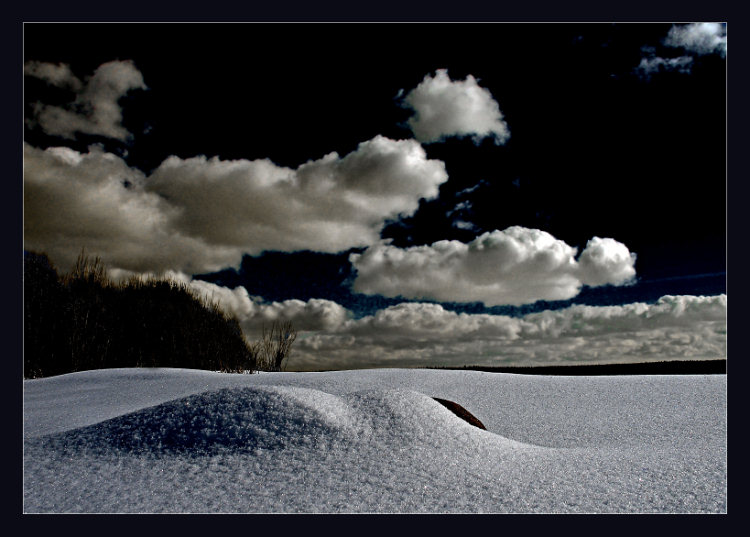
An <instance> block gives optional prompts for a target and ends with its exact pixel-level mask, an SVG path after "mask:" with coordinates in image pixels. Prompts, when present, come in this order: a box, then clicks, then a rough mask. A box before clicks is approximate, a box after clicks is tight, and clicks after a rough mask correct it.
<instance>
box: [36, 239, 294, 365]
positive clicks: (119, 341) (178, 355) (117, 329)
mask: <svg viewBox="0 0 750 537" xmlns="http://www.w3.org/2000/svg"><path fill="white" fill-rule="evenodd" d="M257 346H258V344H255V345H253V346H251V345H249V344H248V343H247V342H246V341H245V338H244V336H243V334H242V329H241V328H240V325H239V323H238V321H237V319H236V318H234V317H232V316H230V315H228V314H226V313H225V312H224V311H222V310H221V309H220V308H219V306H218V305H217V304H215V303H212V302H210V301H208V300H207V299H205V298H201V297H198V296H196V295H195V294H194V293H193V292H192V291H191V290H190V289H189V288H188V287H187V285H185V284H183V283H179V282H175V281H170V280H158V279H154V278H152V279H148V280H141V279H138V278H131V279H130V280H128V281H126V282H123V283H114V282H112V281H110V280H109V279H108V277H107V271H106V269H105V267H104V265H103V264H102V263H101V260H100V259H99V258H94V259H93V260H92V259H90V258H88V257H87V256H86V255H85V254H84V253H81V255H80V256H79V258H78V262H77V263H76V266H75V268H74V270H73V271H72V272H71V273H70V274H66V275H63V276H62V277H60V276H59V275H58V273H57V271H56V269H55V268H54V266H53V265H52V264H51V263H50V261H49V259H48V257H47V256H46V255H45V254H38V253H33V252H24V377H25V378H36V377H43V376H51V375H59V374H62V373H69V372H73V371H83V370H87V369H101V368H111V367H182V368H189V369H207V370H218V371H224V372H243V371H253V370H254V369H255V368H256V357H255V350H254V347H257ZM286 352H287V353H288V349H287V351H286Z"/></svg>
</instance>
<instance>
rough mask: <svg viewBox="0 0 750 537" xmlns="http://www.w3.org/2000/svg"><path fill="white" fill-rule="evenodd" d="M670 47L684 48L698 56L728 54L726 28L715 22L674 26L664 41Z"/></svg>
mask: <svg viewBox="0 0 750 537" xmlns="http://www.w3.org/2000/svg"><path fill="white" fill-rule="evenodd" d="M664 44H665V45H668V46H670V47H682V48H684V49H685V50H687V51H688V52H694V53H696V54H700V55H704V54H714V53H716V54H719V55H721V56H726V54H727V29H726V26H724V25H722V24H719V23H715V22H702V23H695V24H686V25H679V26H672V28H671V29H670V30H669V33H668V34H667V37H666V38H665V39H664Z"/></svg>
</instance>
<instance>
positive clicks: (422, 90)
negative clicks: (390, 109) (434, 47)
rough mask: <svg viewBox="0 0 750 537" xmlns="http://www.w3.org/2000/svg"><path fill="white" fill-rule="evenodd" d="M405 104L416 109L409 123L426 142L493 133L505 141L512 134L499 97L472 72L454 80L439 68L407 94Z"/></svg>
mask: <svg viewBox="0 0 750 537" xmlns="http://www.w3.org/2000/svg"><path fill="white" fill-rule="evenodd" d="M404 104H405V105H406V106H408V107H409V108H411V109H413V110H414V112H415V115H414V116H413V117H411V118H409V120H408V121H407V123H408V125H409V127H410V128H411V130H412V132H413V133H414V136H415V137H416V139H417V140H419V141H420V142H422V143H431V142H437V141H440V140H442V139H444V138H447V137H451V136H456V137H464V136H471V137H472V138H473V139H474V141H475V142H479V141H481V140H482V139H483V138H488V137H489V138H493V139H494V141H495V143H496V144H504V143H505V142H506V141H507V140H508V138H509V137H510V131H509V129H508V125H507V124H506V122H505V121H504V119H503V114H502V112H501V111H500V106H499V105H498V103H497V101H495V99H494V98H493V97H492V94H491V93H490V91H489V90H487V89H486V88H483V87H481V86H479V84H478V82H477V80H476V79H475V78H474V77H473V76H471V75H468V76H467V77H466V80H456V81H453V80H451V79H450V77H449V76H448V71H447V70H446V69H438V70H437V71H436V73H435V76H430V75H429V74H428V75H426V76H425V77H424V80H422V82H420V83H419V84H418V85H417V87H416V88H414V89H413V90H412V91H411V92H409V93H408V94H407V95H406V97H405V98H404Z"/></svg>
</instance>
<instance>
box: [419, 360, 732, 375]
mask: <svg viewBox="0 0 750 537" xmlns="http://www.w3.org/2000/svg"><path fill="white" fill-rule="evenodd" d="M430 369H450V370H456V369H458V370H470V371H485V372H489V373H518V374H522V375H575V376H579V375H580V376H585V375H725V374H726V372H727V361H726V360H679V361H666V362H643V363H636V364H599V365H559V366H557V365H555V366H531V367H513V366H508V367H485V366H464V367H435V368H430Z"/></svg>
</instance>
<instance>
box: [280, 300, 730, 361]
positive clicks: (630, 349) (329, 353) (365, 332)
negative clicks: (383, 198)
mask: <svg viewBox="0 0 750 537" xmlns="http://www.w3.org/2000/svg"><path fill="white" fill-rule="evenodd" d="M726 306H727V299H726V295H718V296H708V297H703V296H665V297H662V298H661V299H660V300H658V301H657V302H656V303H654V304H645V303H634V304H626V305H623V306H580V305H576V306H571V307H569V308H565V309H561V310H554V311H553V310H548V311H544V312H540V313H534V314H529V315H526V316H524V317H508V316H503V315H489V314H466V313H456V312H452V311H448V310H445V309H444V308H443V307H442V306H440V305H438V304H423V303H402V304H398V305H396V306H391V307H389V308H386V309H384V310H381V311H378V312H377V313H375V314H374V315H371V316H368V317H363V318H361V319H346V320H344V321H343V322H341V323H340V324H339V325H338V327H337V328H336V329H328V330H321V331H317V332H313V333H310V334H306V335H304V336H303V337H302V338H300V339H298V341H297V342H296V343H295V350H294V354H293V356H294V358H293V359H292V361H290V367H292V368H295V369H316V368H317V369H329V368H341V369H357V368H365V367H388V366H390V365H394V366H398V367H404V366H407V367H408V366H411V367H429V366H441V365H443V366H463V365H487V366H493V365H495V366H498V365H555V364H557V365H560V364H586V363H617V362H637V361H659V360H675V359H685V360H697V359H716V358H725V357H726V352H727V346H726V343H727V342H726Z"/></svg>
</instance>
